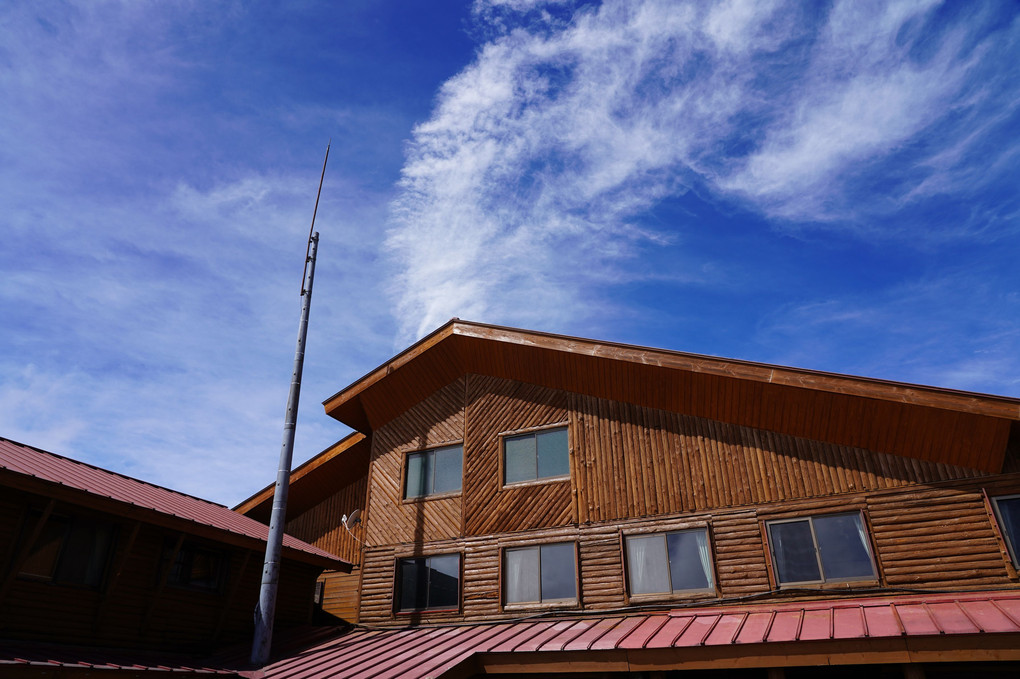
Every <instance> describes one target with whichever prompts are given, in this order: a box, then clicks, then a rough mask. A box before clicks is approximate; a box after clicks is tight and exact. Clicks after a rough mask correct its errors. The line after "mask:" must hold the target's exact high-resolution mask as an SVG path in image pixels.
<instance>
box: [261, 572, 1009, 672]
mask: <svg viewBox="0 0 1020 679" xmlns="http://www.w3.org/2000/svg"><path fill="white" fill-rule="evenodd" d="M995 634H1009V635H1020V592H1017V591H997V592H971V593H955V594H926V595H911V596H895V597H875V598H867V599H833V600H827V601H800V602H795V603H771V604H755V605H746V606H716V607H706V608H692V609H682V610H673V611H666V612H659V613H649V614H639V615H615V616H607V617H576V618H546V619H532V620H524V621H519V622H512V623H487V624H477V625H456V626H452V625H451V626H440V627H418V628H410V629H401V630H380V629H376V630H368V629H357V630H354V631H350V632H346V633H341V634H339V635H338V636H335V637H333V638H329V639H327V640H324V641H320V642H318V643H316V644H312V645H311V646H310V647H309V648H307V649H305V650H301V651H297V650H296V649H288V651H287V652H286V655H287V656H288V657H285V658H283V659H281V660H277V661H275V662H273V663H272V664H271V665H269V666H268V667H266V668H265V670H264V672H259V673H254V674H251V675H250V676H258V677H265V679H298V678H301V679H311V678H314V677H327V676H328V677H342V678H349V679H355V678H357V679H370V678H378V679H389V678H393V679H396V678H397V677H403V678H406V679H415V678H425V677H440V676H442V675H443V674H444V673H445V672H448V671H450V670H452V669H454V668H456V667H457V666H458V665H461V663H464V662H468V661H472V660H478V661H480V662H482V663H484V659H485V655H486V654H501V657H502V658H503V659H504V660H505V659H506V657H507V654H510V657H517V655H518V654H519V656H520V657H521V658H522V659H523V658H524V657H525V656H527V657H529V658H530V659H532V660H535V659H536V658H539V656H540V658H539V659H540V660H542V661H544V662H548V663H556V662H557V660H558V659H562V660H563V661H564V662H567V661H568V660H570V661H576V659H577V653H576V652H578V651H580V652H584V653H590V654H593V655H592V656H591V659H592V660H598V654H599V653H600V652H606V653H611V652H617V653H619V652H620V651H625V652H627V653H628V654H632V653H638V654H640V653H641V652H643V651H647V650H661V649H677V650H679V651H681V652H682V649H692V650H693V649H695V648H704V647H715V648H716V649H720V650H722V649H725V648H727V647H728V648H731V649H733V654H734V655H733V656H732V657H736V656H737V655H740V656H743V657H747V656H749V655H753V654H754V653H755V650H754V646H755V645H763V644H779V643H785V644H797V645H798V647H801V648H803V649H805V652H807V650H808V649H810V644H811V643H812V642H832V641H841V640H854V641H861V642H866V641H868V640H876V639H889V638H908V637H910V638H912V637H925V636H929V637H931V636H934V637H937V638H939V639H942V640H944V645H945V648H947V649H951V648H952V647H953V641H952V638H953V637H959V636H965V635H986V636H987V635H995ZM1018 641H1020V639H1018V638H1017V637H1011V638H1010V639H1009V640H1007V642H1006V644H1007V647H1008V648H1013V649H1017V648H1020V643H1018ZM802 643H803V644H804V646H800V645H801V644H802ZM571 652H574V653H571ZM536 654H537V655H536ZM557 654H559V655H557ZM568 656H569V658H568ZM635 657H637V656H635ZM680 657H682V656H680ZM719 657H721V658H724V657H725V656H724V655H720V656H719ZM720 666H723V665H720Z"/></svg>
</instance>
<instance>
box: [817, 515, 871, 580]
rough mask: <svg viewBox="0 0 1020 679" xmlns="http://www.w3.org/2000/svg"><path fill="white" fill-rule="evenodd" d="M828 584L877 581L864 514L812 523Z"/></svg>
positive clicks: (823, 519)
mask: <svg viewBox="0 0 1020 679" xmlns="http://www.w3.org/2000/svg"><path fill="white" fill-rule="evenodd" d="M812 521H813V522H814V524H815V538H817V540H818V552H819V554H820V555H821V558H822V570H823V571H824V572H825V579H826V580H852V579H854V578H870V577H874V575H875V571H874V569H873V568H872V566H871V554H870V551H869V549H868V546H867V542H868V538H867V535H865V533H864V526H863V524H862V523H861V515H860V514H838V515H836V516H819V517H815V518H813V519H812Z"/></svg>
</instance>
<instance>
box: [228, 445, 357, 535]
mask: <svg viewBox="0 0 1020 679" xmlns="http://www.w3.org/2000/svg"><path fill="white" fill-rule="evenodd" d="M370 452H371V451H370V446H369V440H368V439H367V438H366V437H365V435H364V434H360V433H358V432H354V433H353V434H350V435H349V436H347V437H346V438H344V439H342V440H340V441H337V442H336V443H334V444H333V445H331V446H330V447H329V448H326V450H324V451H322V452H321V453H319V454H318V455H316V456H315V457H313V458H312V459H310V460H308V461H307V462H305V463H304V464H302V465H301V466H299V467H298V468H296V469H294V470H293V471H292V472H291V473H290V485H289V487H288V493H287V514H288V516H301V514H303V513H304V512H306V511H308V510H309V509H311V508H312V507H314V506H315V505H317V504H319V503H320V502H322V501H323V500H324V499H325V498H327V497H328V496H330V495H332V494H333V493H335V492H336V490H337V488H338V487H340V486H342V485H343V480H344V479H346V480H354V479H357V478H359V477H360V476H364V475H365V474H367V473H368V457H369V453H370ZM275 490H276V483H275V482H274V483H271V484H269V485H268V486H266V487H265V488H263V489H262V490H260V491H259V492H257V493H255V494H254V495H252V496H251V497H249V498H248V499H247V500H244V501H243V502H241V503H240V504H239V505H237V506H236V507H234V511H235V512H240V513H241V514H244V515H245V516H250V517H251V518H253V519H255V520H257V521H261V522H263V523H269V517H270V514H271V513H272V511H273V492H274V491H275ZM352 509H353V507H352Z"/></svg>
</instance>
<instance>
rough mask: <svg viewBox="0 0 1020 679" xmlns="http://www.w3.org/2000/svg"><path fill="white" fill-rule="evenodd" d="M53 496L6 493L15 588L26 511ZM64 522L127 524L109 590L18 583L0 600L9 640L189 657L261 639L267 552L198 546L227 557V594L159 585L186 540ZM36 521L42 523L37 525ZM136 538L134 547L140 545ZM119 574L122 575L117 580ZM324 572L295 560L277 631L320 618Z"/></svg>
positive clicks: (1, 625)
mask: <svg viewBox="0 0 1020 679" xmlns="http://www.w3.org/2000/svg"><path fill="white" fill-rule="evenodd" d="M46 503H47V498H44V497H40V496H35V495H31V494H28V493H23V492H21V491H15V490H13V489H10V488H3V489H2V492H0V539H4V540H5V542H4V543H3V544H4V547H3V549H5V550H6V552H7V553H6V554H4V553H0V558H4V557H8V558H5V560H4V561H2V562H0V573H2V574H3V579H4V580H5V581H6V580H7V578H8V576H10V575H11V573H10V566H11V562H12V559H11V558H9V555H10V554H12V550H15V549H17V540H18V536H19V535H20V531H21V528H22V526H23V525H24V521H25V520H26V513H25V508H26V507H28V506H29V505H31V506H32V507H35V508H41V507H43V506H45V505H46ZM54 513H55V514H58V515H61V516H85V517H91V518H93V519H96V520H101V521H109V522H113V523H115V524H116V525H117V535H116V538H115V544H114V549H113V554H112V556H111V559H110V563H109V566H108V568H107V572H106V577H105V579H104V584H103V586H102V587H101V588H100V589H98V590H96V589H90V588H84V587H76V586H73V585H67V584H58V583H50V582H38V581H32V580H26V579H23V578H19V577H18V576H17V575H13V577H11V578H10V580H9V585H8V589H7V590H6V592H5V593H4V595H3V600H2V601H0V637H7V638H20V639H36V640H44V641H51V642H59V643H73V644H94V645H107V646H119V647H139V648H161V649H168V650H169V649H172V650H182V649H183V648H186V647H194V648H207V647H211V646H213V645H216V644H223V643H230V642H234V641H242V640H244V639H248V638H250V635H251V633H252V622H251V620H252V617H251V615H252V610H254V607H255V604H256V602H257V601H258V595H259V584H260V582H261V575H262V573H261V571H262V553H261V552H254V551H250V550H244V549H241V548H236V547H228V546H225V545H221V544H217V543H211V542H208V541H200V540H195V543H196V544H200V545H201V546H203V547H207V548H212V549H215V550H216V551H219V552H221V553H223V554H225V555H226V557H227V560H228V568H229V573H230V575H229V578H228V579H227V581H226V582H225V584H224V586H223V587H222V589H221V590H220V591H218V592H202V591H194V590H188V589H184V588H180V587H174V586H172V585H163V586H162V587H161V586H160V584H159V573H160V567H161V556H162V554H163V550H164V546H165V545H166V542H167V540H170V541H171V542H173V541H174V540H176V539H177V537H178V536H179V535H180V533H176V532H174V531H171V530H167V529H163V528H159V527H156V526H151V525H149V524H137V526H138V529H137V532H136V531H135V526H136V524H135V523H134V522H133V521H132V520H131V518H130V517H123V516H114V515H110V514H105V513H99V512H94V511H90V510H87V509H85V508H82V507H78V506H76V505H68V504H63V503H58V504H57V505H56V509H55V510H54ZM31 520H33V521H34V520H37V518H36V517H33V518H32V519H31ZM132 534H134V539H133V540H132ZM118 571H119V577H117V572H118ZM318 572H319V569H318V568H315V567H312V566H308V565H305V564H301V563H298V562H293V561H290V560H288V561H287V562H286V564H285V565H284V567H283V568H282V569H281V581H280V590H279V595H278V599H277V602H278V603H277V616H278V617H277V621H278V623H277V624H282V625H284V626H287V625H296V624H306V623H308V622H310V620H311V613H312V606H311V601H312V589H313V586H314V582H315V577H316V576H317V575H318Z"/></svg>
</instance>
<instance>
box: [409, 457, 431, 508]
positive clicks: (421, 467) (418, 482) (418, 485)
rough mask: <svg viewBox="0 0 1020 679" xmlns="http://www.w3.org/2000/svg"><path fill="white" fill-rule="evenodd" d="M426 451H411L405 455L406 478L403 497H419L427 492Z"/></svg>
mask: <svg viewBox="0 0 1020 679" xmlns="http://www.w3.org/2000/svg"><path fill="white" fill-rule="evenodd" d="M427 461H428V453H412V454H411V455H408V456H407V480H406V482H405V484H404V497H421V496H422V495H425V494H426V493H427V492H428V487H427V485H426V479H427V476H426V474H427V472H428V464H427Z"/></svg>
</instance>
